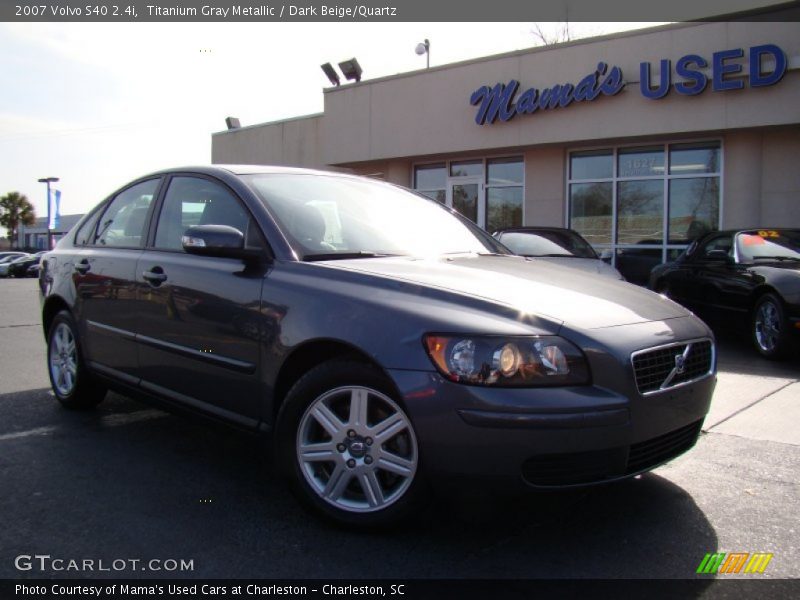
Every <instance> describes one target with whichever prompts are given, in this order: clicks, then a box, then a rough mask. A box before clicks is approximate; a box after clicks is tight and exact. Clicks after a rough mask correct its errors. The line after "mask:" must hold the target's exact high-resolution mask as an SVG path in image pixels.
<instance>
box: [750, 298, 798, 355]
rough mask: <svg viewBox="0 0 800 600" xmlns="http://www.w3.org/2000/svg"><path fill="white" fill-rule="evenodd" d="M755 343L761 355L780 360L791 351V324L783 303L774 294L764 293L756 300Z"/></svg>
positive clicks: (753, 323)
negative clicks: (787, 318)
mask: <svg viewBox="0 0 800 600" xmlns="http://www.w3.org/2000/svg"><path fill="white" fill-rule="evenodd" d="M751 330H752V336H753V344H754V345H755V347H756V350H757V351H758V352H759V354H761V356H763V357H765V358H768V359H771V360H779V359H782V358H785V357H786V355H787V354H788V352H789V344H790V340H789V325H788V322H787V320H786V314H785V312H784V310H783V303H782V302H781V300H780V298H778V297H777V296H776V295H774V294H764V295H763V296H761V298H759V299H758V302H756V306H755V309H754V310H753V317H752V328H751Z"/></svg>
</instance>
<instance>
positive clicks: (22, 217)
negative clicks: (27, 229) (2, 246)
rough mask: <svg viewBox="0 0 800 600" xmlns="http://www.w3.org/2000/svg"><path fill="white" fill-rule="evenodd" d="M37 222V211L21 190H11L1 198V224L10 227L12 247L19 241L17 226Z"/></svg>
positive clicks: (9, 237) (9, 234) (9, 236)
mask: <svg viewBox="0 0 800 600" xmlns="http://www.w3.org/2000/svg"><path fill="white" fill-rule="evenodd" d="M35 222H36V211H35V209H34V208H33V204H31V203H30V201H29V200H28V198H27V196H25V195H24V194H20V193H19V192H9V193H7V194H6V195H5V196H3V197H2V198H0V225H2V226H3V227H5V228H6V229H8V239H9V241H10V242H11V247H12V248H13V247H14V241H15V240H16V241H17V242H18V241H19V240H17V239H16V238H17V235H18V232H17V227H19V225H20V224H23V225H28V226H30V225H33V224H34V223H35Z"/></svg>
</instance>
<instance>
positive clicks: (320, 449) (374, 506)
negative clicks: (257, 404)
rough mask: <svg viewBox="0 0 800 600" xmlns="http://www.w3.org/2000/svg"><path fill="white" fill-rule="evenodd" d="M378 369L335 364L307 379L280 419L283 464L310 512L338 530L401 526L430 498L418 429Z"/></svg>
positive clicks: (294, 390) (290, 397)
mask: <svg viewBox="0 0 800 600" xmlns="http://www.w3.org/2000/svg"><path fill="white" fill-rule="evenodd" d="M392 388H393V386H392V385H391V383H390V382H389V381H388V380H387V379H386V377H385V376H384V375H383V374H382V373H380V372H379V371H378V370H377V369H375V368H373V367H371V366H369V365H367V364H364V363H360V362H356V361H345V360H334V361H329V362H327V363H323V364H321V365H319V366H317V367H315V368H314V369H312V370H311V371H309V372H308V373H306V375H304V376H303V377H302V378H301V379H300V380H299V381H298V382H297V383H296V384H295V385H294V386H293V387H292V389H291V390H290V391H289V393H288V394H287V396H286V401H285V402H284V404H283V406H282V407H281V411H280V414H279V417H278V434H277V437H276V443H277V457H278V460H279V464H280V467H281V468H282V470H283V472H284V474H285V475H286V477H287V478H288V480H289V483H290V485H291V488H292V491H293V492H294V493H295V495H296V496H297V497H298V499H299V500H300V501H301V502H302V503H303V504H304V505H305V506H306V508H308V509H310V510H311V511H313V512H315V513H317V514H318V515H320V516H322V517H324V518H326V519H328V520H330V521H333V522H334V523H336V524H338V525H344V526H347V527H350V528H361V529H371V528H380V527H386V526H390V525H394V524H397V523H398V522H400V521H402V520H403V519H404V518H405V517H407V516H408V515H410V514H411V513H412V512H413V511H414V509H415V508H416V507H417V506H418V505H419V504H420V503H421V500H422V499H423V498H424V496H425V485H424V482H423V481H422V474H421V469H420V459H419V447H418V444H417V439H416V435H415V433H414V427H413V424H412V423H411V420H410V418H409V417H408V414H407V413H406V411H405V409H404V408H403V407H402V406H401V405H400V403H399V402H398V401H397V399H396V397H395V392H394V391H393V389H392Z"/></svg>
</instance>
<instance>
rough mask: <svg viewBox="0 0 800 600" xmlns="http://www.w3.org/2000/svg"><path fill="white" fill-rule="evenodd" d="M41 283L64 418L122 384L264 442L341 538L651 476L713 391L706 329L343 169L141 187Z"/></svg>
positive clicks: (180, 178)
mask: <svg viewBox="0 0 800 600" xmlns="http://www.w3.org/2000/svg"><path fill="white" fill-rule="evenodd" d="M39 283H40V288H41V296H42V322H43V327H44V335H45V339H46V340H47V344H48V352H47V357H48V371H49V374H50V379H51V382H52V387H53V391H54V393H55V396H56V398H57V399H58V400H59V401H60V402H61V403H62V404H63V405H64V406H66V407H68V408H75V409H77V408H84V409H85V408H91V407H93V406H94V405H96V404H97V403H98V402H100V401H101V400H102V399H103V397H104V395H105V392H106V390H107V389H109V388H113V389H116V390H119V391H121V392H123V393H126V394H130V395H133V396H137V397H140V398H143V399H145V400H146V401H149V402H154V403H159V404H163V405H167V406H169V405H174V406H179V407H181V408H183V409H190V410H193V411H196V412H198V413H201V414H203V415H207V416H210V417H213V418H215V419H217V420H222V421H225V422H228V423H231V424H234V425H236V426H238V427H240V428H244V429H248V430H252V431H254V432H263V433H265V434H271V437H272V439H273V440H274V444H275V457H276V460H277V464H278V466H279V468H280V469H281V470H282V472H283V473H284V474H285V476H286V478H287V480H288V482H289V484H290V485H291V488H292V490H293V491H294V492H295V494H296V495H297V497H298V498H299V499H300V501H301V502H303V503H304V504H305V505H306V506H307V507H308V508H309V509H311V510H313V511H314V512H316V513H317V514H320V515H322V516H324V517H326V518H328V519H331V520H333V521H335V522H337V523H340V524H345V525H348V526H352V527H372V526H378V525H385V524H387V523H394V522H397V521H398V520H400V519H402V518H404V517H406V516H407V515H409V514H412V513H413V510H414V509H415V508H417V507H418V506H419V505H420V503H422V502H424V501H425V498H426V497H427V493H428V491H429V490H430V489H431V488H434V489H441V490H446V489H449V486H448V485H447V484H449V483H450V482H452V481H453V480H454V479H461V480H463V479H464V478H466V480H467V481H469V482H470V484H471V485H486V483H487V482H490V483H489V484H490V485H492V486H494V485H499V484H508V485H510V486H512V487H518V488H524V489H547V488H560V487H570V486H579V485H591V484H598V483H607V482H611V481H615V480H620V479H624V478H627V477H631V476H634V475H636V474H638V473H641V472H644V471H648V470H650V469H653V468H655V467H657V466H658V465H660V464H662V463H664V462H666V461H668V460H670V459H672V458H674V457H675V456H677V455H679V454H681V453H682V452H684V451H686V450H688V449H689V448H690V447H691V446H692V445H693V444H694V443H695V441H696V439H697V437H698V435H699V432H700V427H701V424H702V422H703V418H704V417H705V415H706V413H707V411H708V408H709V403H710V400H711V394H712V391H713V388H714V383H715V368H716V366H715V351H714V342H713V338H712V334H711V332H710V331H709V329H708V328H707V327H706V326H705V325H704V324H703V322H702V321H700V320H699V319H697V318H695V317H694V316H693V315H692V314H691V313H689V312H688V311H687V310H685V309H684V308H682V307H680V306H679V305H677V304H675V303H673V302H671V301H669V300H666V299H664V298H662V297H660V296H658V295H657V294H654V293H652V292H649V291H647V290H644V289H640V288H637V287H634V286H631V285H628V284H626V283H624V282H620V281H616V280H613V279H611V278H592V281H591V285H589V286H587V284H586V277H585V276H584V275H583V274H582V273H581V272H580V271H577V270H568V269H563V268H560V267H558V266H554V265H551V264H547V263H544V262H531V261H528V260H526V259H524V258H521V257H518V256H514V255H511V254H509V253H508V252H507V250H506V249H505V248H504V247H503V246H501V245H499V244H498V243H497V242H496V241H495V240H494V239H493V238H492V237H490V236H489V235H487V234H486V233H485V232H483V231H482V230H480V229H479V228H478V227H476V226H475V225H474V224H473V223H471V222H469V221H467V220H466V219H464V218H462V217H460V216H459V215H457V214H456V213H455V212H453V211H451V210H449V209H447V208H446V207H443V206H441V205H440V204H438V203H436V202H434V201H431V200H428V199H425V198H421V197H419V196H417V195H415V194H412V193H409V192H407V191H405V190H403V189H401V188H399V187H396V186H393V185H390V184H387V183H382V182H378V181H374V180H370V179H364V178H359V177H354V176H348V175H343V174H332V173H325V172H315V171H305V170H293V169H285V168H268V167H254V166H243V167H233V166H228V167H226V166H215V167H196V168H183V169H173V170H165V171H160V172H157V173H153V174H151V175H147V176H145V177H142V178H140V179H138V180H136V181H133V182H131V183H129V184H127V185H126V186H124V187H122V188H121V189H120V190H119V191H117V192H115V193H114V194H112V195H111V196H110V197H109V198H108V199H106V200H105V201H104V202H102V203H101V204H100V205H99V206H98V207H97V208H96V209H95V210H93V211H91V212H90V213H89V214H87V215H86V216H85V217H84V219H83V220H82V221H81V222H80V223H79V224H78V225H77V226H76V228H75V229H74V230H73V231H72V232H70V233H69V234H68V235H67V236H65V237H64V238H63V239H62V240H61V241H60V242H59V244H58V246H57V248H56V249H55V250H54V251H52V252H50V253H49V254H47V255H46V257H45V259H44V260H43V261H42V266H41V271H40V276H39ZM165 459H166V457H165Z"/></svg>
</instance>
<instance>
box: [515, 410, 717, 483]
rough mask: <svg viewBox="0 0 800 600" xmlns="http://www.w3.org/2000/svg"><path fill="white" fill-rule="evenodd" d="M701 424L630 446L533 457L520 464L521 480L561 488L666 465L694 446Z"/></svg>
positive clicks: (611, 478)
mask: <svg viewBox="0 0 800 600" xmlns="http://www.w3.org/2000/svg"><path fill="white" fill-rule="evenodd" d="M702 424H703V420H702V419H700V420H699V421H695V422H694V423H691V424H689V425H686V426H684V427H681V428H680V429H676V430H674V431H670V432H669V433H665V434H664V435H660V436H658V437H655V438H652V439H649V440H645V441H644V442H639V443H636V444H633V445H632V446H630V447H628V446H622V447H617V448H609V449H607V450H596V451H593V452H573V453H569V454H543V455H539V456H532V457H530V458H529V459H528V460H526V461H525V462H524V463H523V464H522V477H523V479H524V480H525V481H526V482H528V483H529V484H530V485H534V486H539V487H561V486H570V485H588V484H592V483H602V482H604V481H609V480H613V479H620V478H623V477H627V476H629V475H634V474H636V473H640V472H642V471H647V470H649V469H651V468H654V467H656V466H658V465H660V464H662V463H665V462H667V461H669V460H671V459H673V458H675V457H676V456H679V455H680V454H683V453H684V452H686V451H687V450H688V449H689V448H691V447H692V446H694V444H695V442H696V441H697V436H698V435H700V427H701V426H702Z"/></svg>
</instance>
